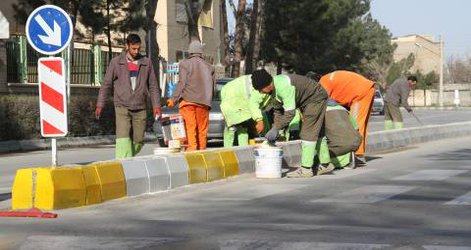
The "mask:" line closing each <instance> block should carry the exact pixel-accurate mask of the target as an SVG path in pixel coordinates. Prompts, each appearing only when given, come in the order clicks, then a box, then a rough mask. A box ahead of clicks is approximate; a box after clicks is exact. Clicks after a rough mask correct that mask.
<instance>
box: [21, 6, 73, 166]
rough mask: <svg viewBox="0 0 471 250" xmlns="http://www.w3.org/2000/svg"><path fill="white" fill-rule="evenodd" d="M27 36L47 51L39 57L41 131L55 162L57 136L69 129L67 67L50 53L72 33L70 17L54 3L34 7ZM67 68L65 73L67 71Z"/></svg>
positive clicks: (33, 44)
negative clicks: (48, 143) (49, 144)
mask: <svg viewBox="0 0 471 250" xmlns="http://www.w3.org/2000/svg"><path fill="white" fill-rule="evenodd" d="M25 29H26V38H27V40H28V42H29V44H30V45H31V47H33V49H35V50H36V51H38V52H39V53H41V54H44V55H49V56H50V57H43V58H40V59H39V60H38V85H39V109H40V117H41V119H40V123H41V135H42V136H43V137H49V138H51V148H52V165H53V166H56V165H57V140H56V138H57V137H64V136H66V135H67V132H68V124H67V99H68V96H67V87H68V86H67V85H70V82H68V81H67V82H66V79H70V76H69V74H70V70H66V68H65V63H64V60H63V59H62V58H60V57H52V55H55V54H57V53H59V52H61V51H63V50H64V49H65V48H66V47H67V46H68V45H69V43H70V42H71V40H72V36H73V26H72V20H71V19H70V17H69V15H68V14H67V13H66V12H65V11H64V10H63V9H61V8H59V7H57V6H55V5H43V6H41V7H38V8H37V9H35V10H34V11H33V12H32V13H31V14H30V15H29V17H28V20H27V21H26V27H25ZM66 72H67V73H66Z"/></svg>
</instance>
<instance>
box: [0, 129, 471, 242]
mask: <svg viewBox="0 0 471 250" xmlns="http://www.w3.org/2000/svg"><path fill="white" fill-rule="evenodd" d="M470 139H471V137H465V138H459V139H448V140H443V141H440V142H433V143H429V144H421V145H417V146H415V147H410V148H407V149H404V150H403V151H400V152H392V153H388V154H378V155H373V156H371V157H370V159H369V160H370V161H369V163H368V166H367V167H365V168H360V169H355V170H341V171H337V172H335V173H334V174H333V175H327V176H320V177H314V178H310V179H286V178H283V179H276V180H267V179H265V180H263V179H256V178H254V177H253V176H252V175H242V176H239V177H235V178H231V179H228V180H221V181H217V182H213V183H208V184H198V185H190V186H187V187H183V188H178V189H176V190H173V191H170V192H166V193H159V194H153V195H144V196H140V197H137V198H127V199H120V200H114V201H111V202H106V203H103V204H100V205H96V206H89V207H82V208H74V209H67V210H61V211H58V213H59V218H58V219H14V218H1V219H0V248H6V247H12V248H21V249H35V250H38V249H76V248H77V249H96V248H102V249H428V250H432V249H438V250H441V249H456V250H465V249H471V220H470V219H469V218H471V209H470V206H471V181H470V180H471V149H470V148H471V140H470ZM100 150H101V149H100ZM100 150H97V151H100Z"/></svg>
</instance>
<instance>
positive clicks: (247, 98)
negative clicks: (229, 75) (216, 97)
mask: <svg viewBox="0 0 471 250" xmlns="http://www.w3.org/2000/svg"><path fill="white" fill-rule="evenodd" d="M269 99H270V96H269V95H267V94H262V93H259V92H258V91H256V90H255V89H254V88H253V87H252V80H251V79H250V75H244V76H240V77H238V78H236V79H234V80H232V81H230V82H228V83H226V84H225V85H224V87H222V89H221V112H222V114H223V115H224V121H225V127H224V147H231V146H233V145H234V140H235V138H236V137H237V142H238V145H239V146H245V145H248V141H249V132H250V131H251V130H254V128H255V130H256V133H257V134H261V133H262V132H263V130H264V128H265V126H264V119H263V114H262V108H263V107H264V106H266V105H267V103H268V101H269Z"/></svg>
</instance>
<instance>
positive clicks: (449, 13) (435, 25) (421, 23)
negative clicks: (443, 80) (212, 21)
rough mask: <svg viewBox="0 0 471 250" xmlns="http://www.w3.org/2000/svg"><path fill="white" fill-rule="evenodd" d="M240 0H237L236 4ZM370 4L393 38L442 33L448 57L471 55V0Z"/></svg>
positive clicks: (380, 0) (396, 0)
mask: <svg viewBox="0 0 471 250" xmlns="http://www.w3.org/2000/svg"><path fill="white" fill-rule="evenodd" d="M287 1H288V0H287ZM226 2H227V0H226ZM237 2H238V0H234V3H235V4H236V6H237ZM247 2H249V3H252V2H253V0H248V1H247ZM370 7H371V8H370V12H371V14H372V15H373V17H374V18H375V19H376V20H378V21H379V22H380V23H381V24H382V25H384V26H386V28H388V29H389V31H390V32H391V33H392V36H393V37H399V36H404V35H411V34H417V35H432V36H434V38H435V40H436V41H438V37H439V35H441V36H442V37H443V40H444V44H445V51H444V53H445V58H450V57H451V56H453V57H461V58H466V57H468V56H469V57H471V0H371V6H370ZM227 8H228V10H229V9H230V8H229V4H228V3H227ZM228 18H229V30H230V31H231V32H232V31H233V29H234V28H233V27H232V26H233V25H234V16H233V15H232V14H231V13H228Z"/></svg>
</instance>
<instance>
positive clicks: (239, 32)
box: [232, 0, 247, 77]
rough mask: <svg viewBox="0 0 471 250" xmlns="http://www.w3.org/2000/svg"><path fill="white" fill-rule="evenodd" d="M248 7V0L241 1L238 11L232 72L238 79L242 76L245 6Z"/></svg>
mask: <svg viewBox="0 0 471 250" xmlns="http://www.w3.org/2000/svg"><path fill="white" fill-rule="evenodd" d="M246 5H247V0H239V6H238V9H237V17H236V33H235V42H234V49H235V53H234V68H233V71H232V77H238V76H239V75H240V62H241V60H242V40H243V39H244V33H245V32H244V23H243V20H242V19H243V16H244V13H245V6H246Z"/></svg>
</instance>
